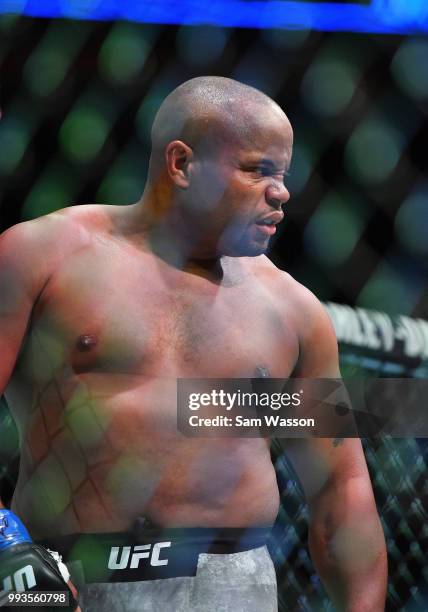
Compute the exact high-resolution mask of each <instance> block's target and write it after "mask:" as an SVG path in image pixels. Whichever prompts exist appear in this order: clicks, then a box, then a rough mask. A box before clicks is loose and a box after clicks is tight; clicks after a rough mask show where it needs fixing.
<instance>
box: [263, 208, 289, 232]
mask: <svg viewBox="0 0 428 612" xmlns="http://www.w3.org/2000/svg"><path fill="white" fill-rule="evenodd" d="M283 218H284V213H282V212H280V211H279V210H277V211H274V212H272V213H270V214H269V215H265V216H264V217H262V218H261V219H259V220H258V221H256V225H257V229H258V230H259V232H261V233H262V234H265V235H266V236H273V234H274V233H275V232H276V225H277V224H278V223H280V222H281V221H282V220H283Z"/></svg>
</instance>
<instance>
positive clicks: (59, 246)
mask: <svg viewBox="0 0 428 612" xmlns="http://www.w3.org/2000/svg"><path fill="white" fill-rule="evenodd" d="M107 218H108V214H107V213H106V211H105V207H104V206H101V205H92V204H84V205H76V206H70V207H68V208H63V209H60V210H57V211H55V212H52V213H50V214H48V215H44V216H43V217H38V218H37V219H32V220H30V221H23V222H21V223H18V224H16V225H14V226H12V227H11V228H9V229H8V230H6V231H5V232H4V233H3V234H2V235H1V240H2V242H3V244H4V248H7V247H11V248H13V249H14V250H15V252H16V254H17V255H18V254H19V253H21V254H22V255H25V254H31V255H34V254H35V253H36V252H37V251H38V249H41V250H42V251H43V253H44V254H46V253H47V252H48V251H49V250H50V249H52V250H55V251H56V250H58V251H59V252H61V251H63V250H64V249H66V248H67V247H70V246H72V245H73V244H81V243H82V242H84V241H87V240H88V239H89V237H90V235H91V233H93V232H96V231H97V230H98V231H102V230H103V228H105V227H107V226H108V221H107ZM21 249H22V250H21Z"/></svg>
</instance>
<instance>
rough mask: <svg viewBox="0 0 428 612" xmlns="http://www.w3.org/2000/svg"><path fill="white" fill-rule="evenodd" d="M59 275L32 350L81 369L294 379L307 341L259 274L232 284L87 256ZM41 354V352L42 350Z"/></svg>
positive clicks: (34, 334) (39, 317)
mask: <svg viewBox="0 0 428 612" xmlns="http://www.w3.org/2000/svg"><path fill="white" fill-rule="evenodd" d="M86 264H87V265H86V266H85V265H83V264H82V265H80V266H77V268H76V266H73V267H72V268H71V267H70V268H69V269H68V270H64V272H63V273H62V274H60V275H58V277H57V278H56V279H55V280H54V281H53V282H52V285H51V286H50V288H49V291H48V293H47V295H46V297H45V299H44V301H43V303H42V304H41V307H40V309H39V312H36V318H35V321H34V324H33V328H32V334H31V337H30V345H31V351H32V353H33V354H39V355H41V356H42V358H43V359H47V360H48V362H49V363H54V364H55V363H56V364H57V365H58V366H59V365H64V364H66V365H67V366H70V367H71V369H72V371H73V372H75V373H84V372H112V373H123V374H138V375H147V376H172V377H186V376H189V377H195V376H201V377H247V376H254V374H255V371H256V370H257V368H258V367H259V368H260V367H261V368H264V369H266V370H267V371H268V373H269V375H270V376H278V377H285V376H288V375H289V374H290V372H291V370H292V369H293V366H294V363H295V361H296V358H297V341H296V338H295V336H294V334H293V333H292V328H291V326H289V325H288V324H287V320H286V317H285V316H284V313H283V312H281V305H280V304H279V303H278V301H277V299H276V298H275V294H274V292H271V291H269V290H268V289H267V288H266V287H263V286H262V285H261V284H260V283H258V282H257V279H254V282H250V281H249V280H248V281H246V282H242V283H238V284H237V285H232V286H230V285H229V286H222V285H215V284H213V283H212V282H211V281H209V280H206V279H204V278H200V277H195V276H192V275H186V274H184V273H182V272H177V273H176V275H175V277H173V278H171V277H167V278H165V276H163V275H162V274H160V273H159V271H157V270H156V269H150V268H149V269H144V268H143V269H141V268H137V267H135V266H133V265H129V266H124V267H123V268H121V266H119V265H118V264H117V262H112V263H111V265H110V266H109V265H107V266H106V265H105V264H104V265H101V264H98V265H97V264H96V262H94V261H93V262H86ZM36 358H37V357H36Z"/></svg>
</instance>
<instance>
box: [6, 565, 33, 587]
mask: <svg viewBox="0 0 428 612" xmlns="http://www.w3.org/2000/svg"><path fill="white" fill-rule="evenodd" d="M35 585H36V577H35V575H34V570H33V566H32V565H26V566H25V567H21V569H19V570H17V571H16V572H15V573H14V574H12V576H6V578H3V590H4V591H28V590H29V589H32V588H33V586H35Z"/></svg>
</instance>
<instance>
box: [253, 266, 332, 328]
mask: <svg viewBox="0 0 428 612" xmlns="http://www.w3.org/2000/svg"><path fill="white" fill-rule="evenodd" d="M247 259H249V258H247ZM252 259H253V261H252V262H249V263H248V265H249V266H251V271H252V273H253V274H254V275H255V276H256V277H257V279H258V280H259V281H261V282H262V283H263V284H264V285H265V287H266V288H267V289H268V290H269V292H270V293H271V294H273V295H274V296H275V298H276V299H277V300H278V303H279V304H280V305H281V309H282V311H283V312H284V317H285V318H286V319H287V322H288V323H291V324H292V326H293V329H295V331H296V332H297V333H298V335H299V337H302V338H304V337H306V336H311V335H312V332H313V331H314V330H317V334H318V333H321V334H325V335H327V336H333V337H334V332H333V328H332V325H331V321H330V318H329V316H328V314H327V310H326V309H325V307H324V305H323V304H322V303H321V302H320V300H319V299H318V298H317V297H316V296H315V294H314V293H313V292H312V291H311V290H310V289H308V288H307V287H306V286H305V285H302V283H300V282H299V281H297V280H296V279H295V278H294V277H293V276H292V275H291V274H289V273H288V272H285V271H284V270H281V269H280V268H278V267H277V266H276V265H275V264H274V263H273V262H272V261H271V260H270V259H268V257H266V256H265V255H261V256H259V257H254V258H252Z"/></svg>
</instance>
